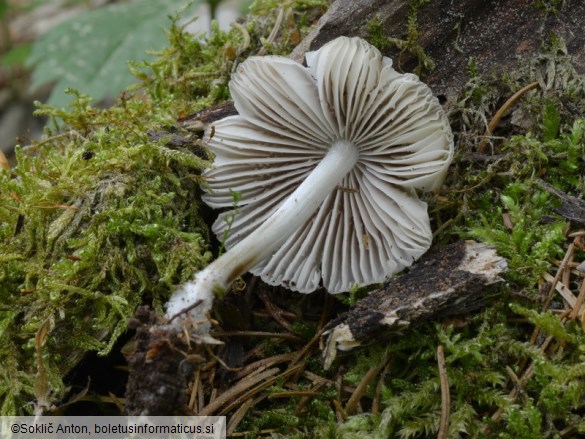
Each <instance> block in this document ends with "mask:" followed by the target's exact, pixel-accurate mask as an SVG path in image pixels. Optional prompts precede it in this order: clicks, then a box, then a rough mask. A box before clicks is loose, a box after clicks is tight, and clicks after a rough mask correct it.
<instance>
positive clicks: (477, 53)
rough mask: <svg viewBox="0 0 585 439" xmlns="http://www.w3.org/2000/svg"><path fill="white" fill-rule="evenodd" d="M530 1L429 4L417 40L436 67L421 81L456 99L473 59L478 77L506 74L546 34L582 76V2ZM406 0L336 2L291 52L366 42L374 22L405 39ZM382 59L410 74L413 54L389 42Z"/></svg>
mask: <svg viewBox="0 0 585 439" xmlns="http://www.w3.org/2000/svg"><path fill="white" fill-rule="evenodd" d="M536 3H537V2H535V1H533V0H507V1H501V0H457V1H454V0H431V1H428V2H427V3H425V4H423V5H421V6H420V7H418V9H417V10H416V15H415V16H416V21H417V24H416V30H417V33H418V36H417V39H416V43H417V44H418V45H419V46H420V47H421V48H422V50H423V51H424V53H425V55H426V56H428V57H429V58H430V59H431V60H432V61H433V62H434V64H435V68H434V69H433V70H432V71H431V72H427V74H426V75H424V81H425V82H426V83H427V84H428V85H429V86H430V87H431V88H432V89H433V91H434V93H435V94H437V95H445V96H454V95H457V93H458V92H459V90H460V89H461V87H462V86H463V85H464V84H465V83H466V82H467V80H468V77H467V66H468V62H469V60H470V59H471V58H473V59H474V60H475V61H476V63H477V67H478V70H479V73H480V74H486V73H490V72H492V71H495V70H499V71H500V72H506V71H508V70H510V69H512V68H513V67H514V64H515V62H516V60H517V58H518V57H519V56H529V55H531V54H536V53H538V52H540V51H541V50H542V46H543V44H547V43H550V40H551V37H552V36H556V37H559V38H562V39H563V40H564V41H565V43H566V45H567V49H568V52H569V53H570V54H571V55H572V56H573V62H574V64H575V66H576V68H577V70H578V71H579V72H581V73H583V72H585V33H583V23H584V22H585V2H582V1H581V0H566V1H564V2H560V3H562V5H559V6H558V7H557V8H556V9H554V10H551V11H548V12H547V11H546V10H545V9H544V8H538V7H537V6H536ZM412 4H413V2H411V1H410V0H336V1H335V2H333V3H332V5H331V7H330V9H329V11H328V12H327V13H326V14H325V15H324V16H323V17H322V18H321V19H320V20H319V23H318V24H317V26H316V27H315V29H314V30H313V32H311V34H309V35H308V36H307V38H305V39H304V40H303V41H302V42H301V43H300V44H299V46H298V47H297V48H296V49H295V50H294V52H293V53H292V55H291V57H292V58H293V59H295V60H297V61H302V58H303V55H304V53H305V52H307V51H309V50H316V49H318V48H319V47H321V46H322V45H323V44H325V43H326V42H327V41H330V40H332V39H334V38H336V37H338V36H340V35H345V36H359V37H362V38H365V39H369V38H370V37H371V32H370V29H371V26H370V25H371V23H372V22H374V21H375V20H376V21H378V23H379V25H380V27H381V30H382V34H383V35H384V36H385V37H390V38H398V39H406V37H407V23H408V20H409V17H412V16H414V15H412V14H413V10H412ZM383 54H384V55H386V56H389V57H391V58H393V59H394V60H395V64H396V63H398V64H399V65H400V68H401V69H402V70H404V71H413V69H414V68H415V66H416V65H417V63H418V60H417V59H416V56H415V55H414V54H412V53H409V52H408V51H402V50H401V49H399V48H397V47H396V46H395V45H388V47H386V48H384V49H383Z"/></svg>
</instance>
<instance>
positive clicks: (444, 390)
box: [437, 345, 451, 439]
mask: <svg viewBox="0 0 585 439" xmlns="http://www.w3.org/2000/svg"><path fill="white" fill-rule="evenodd" d="M437 365H438V367H439V381H440V383H441V421H440V423H439V433H438V434H437V439H445V438H446V437H447V433H448V432H449V415H450V410H451V395H450V394H449V379H448V377H447V368H446V366H445V353H444V351H443V346H442V345H439V346H437Z"/></svg>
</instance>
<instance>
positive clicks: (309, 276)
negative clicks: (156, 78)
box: [167, 37, 453, 320]
mask: <svg viewBox="0 0 585 439" xmlns="http://www.w3.org/2000/svg"><path fill="white" fill-rule="evenodd" d="M306 63H307V67H304V66H303V65H301V64H299V63H297V62H294V61H292V60H290V59H288V58H284V57H280V56H266V57H251V58H249V59H248V60H247V61H245V62H244V63H242V64H241V65H240V66H239V67H238V70H237V73H235V74H234V76H233V77H232V79H231V82H230V84H229V87H230V92H231V95H232V98H233V100H234V104H235V107H236V109H237V111H238V113H239V115H236V116H230V117H226V118H224V119H222V120H220V121H218V122H216V123H215V127H214V128H215V129H214V133H213V135H212V134H211V133H208V134H207V137H208V146H209V148H210V149H211V150H212V151H213V152H214V153H215V162H214V167H213V168H211V169H208V170H207V171H206V172H205V174H204V175H205V177H206V179H207V181H208V183H209V188H208V192H207V193H206V194H205V195H204V197H203V199H204V201H205V202H206V203H207V204H208V205H209V206H211V207H213V208H218V209H219V208H229V207H232V208H233V204H234V200H233V193H234V192H238V193H239V194H240V201H239V204H238V206H237V207H236V208H235V209H232V210H229V211H227V212H224V213H222V214H221V215H220V216H219V218H218V219H217V221H216V222H215V223H214V225H213V231H214V232H215V233H216V234H217V236H218V237H219V238H220V239H222V237H224V235H227V239H226V240H225V245H226V247H227V248H228V249H229V250H228V251H227V252H226V253H225V254H223V255H221V256H220V257H219V258H217V259H216V260H215V261H214V262H212V263H211V264H210V265H209V266H208V267H207V268H205V269H204V270H202V271H200V272H199V273H197V274H196V277H195V279H194V280H193V281H191V282H189V283H187V284H184V285H183V286H181V287H180V288H179V289H178V290H177V291H176V292H175V294H174V295H173V297H172V298H171V300H170V301H169V303H168V305H167V317H168V318H169V319H172V318H174V317H176V316H178V315H179V314H181V315H182V316H183V317H182V318H184V317H185V316H186V315H187V314H189V315H191V316H193V317H198V318H200V319H202V320H204V317H205V315H206V313H207V312H208V311H209V310H210V309H211V306H212V303H213V297H214V293H217V292H218V291H221V290H225V289H227V288H228V287H229V285H230V284H231V283H232V282H233V281H234V280H235V279H236V278H238V277H239V276H241V275H242V274H244V273H246V272H247V271H251V272H252V273H253V274H255V275H257V276H260V277H262V279H263V280H264V281H265V282H267V283H268V284H271V285H280V284H284V285H286V286H287V287H288V288H290V289H291V290H296V291H300V292H303V293H308V292H311V291H313V290H315V289H316V288H318V287H320V286H321V285H322V286H323V287H325V288H326V289H327V290H328V291H329V292H331V293H339V292H343V291H348V290H349V289H350V288H351V287H352V286H354V285H356V284H359V285H366V284H372V283H379V282H383V281H384V279H385V278H386V277H387V276H389V275H391V274H393V273H396V272H398V271H401V270H402V269H404V268H405V267H408V266H410V265H411V264H412V263H413V261H415V260H416V259H418V258H419V257H420V256H421V255H422V254H423V253H425V252H426V251H427V250H428V249H429V247H430V245H431V241H432V235H431V228H430V224H429V217H428V213H427V205H426V203H425V202H423V201H421V200H420V199H419V198H418V196H417V193H416V191H415V189H422V190H425V191H429V190H433V189H436V188H438V187H439V186H440V184H441V183H442V180H443V177H444V175H445V173H446V171H447V168H448V166H449V164H450V162H451V159H452V156H453V136H452V133H451V129H450V127H449V123H448V120H447V117H446V116H445V113H444V112H443V109H442V107H441V105H440V104H439V102H438V100H437V99H436V98H435V97H434V96H433V95H432V93H431V90H430V89H429V88H428V87H427V86H426V85H425V84H423V83H422V82H420V80H419V79H418V77H417V76H415V75H413V74H400V73H398V72H396V71H395V70H394V69H393V68H392V61H391V60H390V59H389V58H387V57H383V56H382V54H381V53H380V52H379V51H378V50H377V49H376V48H374V47H373V46H371V45H370V44H369V43H367V42H366V41H364V40H362V39H360V38H347V37H340V38H337V39H335V40H333V41H331V42H329V43H328V44H326V45H324V46H323V47H322V48H321V49H319V50H317V51H315V52H310V53H307V54H306ZM227 232H229V233H227ZM179 320H180V319H179Z"/></svg>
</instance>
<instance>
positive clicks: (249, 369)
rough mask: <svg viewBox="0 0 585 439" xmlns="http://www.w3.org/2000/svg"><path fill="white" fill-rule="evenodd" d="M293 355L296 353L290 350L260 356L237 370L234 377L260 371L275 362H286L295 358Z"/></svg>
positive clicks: (238, 377)
mask: <svg viewBox="0 0 585 439" xmlns="http://www.w3.org/2000/svg"><path fill="white" fill-rule="evenodd" d="M295 356H296V353H295V352H292V353H288V354H280V355H274V356H272V357H268V358H262V359H261V360H258V361H255V362H254V363H250V364H248V365H246V366H244V367H243V368H242V369H241V370H240V371H239V372H236V374H235V378H234V379H236V380H238V379H241V378H243V377H245V376H247V375H250V374H251V373H258V372H261V371H263V370H265V369H267V368H269V367H272V366H274V365H275V364H280V363H288V362H289V361H291V360H292V359H293V358H295Z"/></svg>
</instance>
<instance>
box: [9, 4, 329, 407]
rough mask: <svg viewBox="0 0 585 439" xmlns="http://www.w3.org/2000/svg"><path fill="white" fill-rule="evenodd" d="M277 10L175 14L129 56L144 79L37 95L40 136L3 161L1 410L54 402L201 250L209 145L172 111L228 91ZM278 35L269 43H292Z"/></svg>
mask: <svg viewBox="0 0 585 439" xmlns="http://www.w3.org/2000/svg"><path fill="white" fill-rule="evenodd" d="M262 5H264V7H267V2H256V5H255V8H256V9H257V10H258V11H260V9H261V8H262ZM323 5H324V2H323V1H319V2H317V1H313V2H307V1H303V2H290V3H288V4H287V5H286V6H287V7H288V8H290V9H291V11H292V10H294V11H295V12H294V14H296V15H295V16H294V17H293V19H290V20H288V21H286V22H283V23H282V22H281V24H280V26H281V27H282V29H284V30H286V32H283V34H282V35H289V36H290V35H291V33H292V30H293V29H294V30H295V31H297V32H299V33H300V34H304V33H306V27H304V26H303V25H301V24H299V22H300V21H301V20H300V17H301V16H304V15H303V13H302V11H308V10H309V8H311V7H321V8H323ZM297 6H298V8H297ZM299 11H300V12H299ZM259 13H260V12H259ZM276 13H277V11H275V10H272V12H270V11H268V10H266V11H264V12H263V13H262V15H258V16H256V17H254V18H251V19H250V20H249V21H248V24H247V27H241V26H240V27H239V28H238V27H236V28H234V29H232V30H230V31H229V32H223V31H221V30H219V28H218V26H217V25H216V24H214V26H213V29H212V33H211V35H210V36H209V37H208V38H205V39H201V38H199V37H195V36H193V35H190V34H188V33H185V32H183V30H182V28H181V26H180V25H179V24H178V16H177V17H174V19H173V20H171V23H170V29H169V30H168V40H169V45H168V47H167V48H166V49H164V50H162V51H161V52H159V53H158V54H157V55H158V56H157V58H156V59H155V60H154V61H152V62H142V63H132V64H131V68H132V71H133V73H134V74H135V76H136V77H137V78H138V79H139V80H140V81H141V83H140V84H139V85H137V86H135V87H133V88H132V89H130V90H127V91H126V92H124V93H123V94H122V95H121V96H120V98H119V99H118V101H117V103H116V104H115V105H114V106H112V107H111V108H108V109H100V108H98V107H95V106H92V105H91V98H90V97H88V96H84V95H82V94H80V93H78V92H76V91H73V90H70V91H69V92H70V93H71V94H72V98H73V100H72V103H71V105H70V106H69V108H67V109H59V108H53V107H49V106H46V105H40V104H39V109H38V111H37V113H38V114H42V115H46V116H48V118H49V121H50V123H49V125H48V127H47V128H46V134H45V136H44V137H43V138H42V139H41V140H40V141H38V142H34V143H33V144H31V145H28V146H26V147H21V148H19V149H18V150H17V153H16V160H17V165H16V166H15V167H14V168H13V169H11V170H10V171H2V173H1V174H0V200H2V201H0V363H1V364H2V370H1V371H0V374H1V379H0V414H3V415H10V414H23V413H31V412H33V411H37V410H44V409H47V408H48V407H49V406H51V405H52V404H53V403H55V402H57V401H58V400H59V399H60V398H62V397H63V396H64V395H65V391H66V383H65V382H64V381H63V376H64V374H66V373H67V372H68V371H70V370H71V369H72V368H73V367H74V366H75V365H76V364H77V363H78V362H79V360H80V359H81V358H82V357H83V355H84V354H85V353H86V352H87V351H98V352H99V353H100V354H101V355H105V354H107V353H108V352H109V351H110V350H111V349H112V347H113V345H114V343H115V342H116V340H117V339H118V338H119V336H120V335H121V334H122V333H124V331H125V330H126V327H127V320H128V318H129V317H130V316H132V315H133V313H134V310H135V308H136V307H137V306H138V305H139V304H150V305H152V306H154V307H155V309H157V310H159V311H162V304H163V303H164V302H165V301H166V300H167V299H168V297H169V296H170V294H171V292H172V291H173V289H174V287H175V286H176V285H177V284H180V283H183V282H185V281H186V280H188V279H189V278H191V277H192V276H193V274H194V273H195V272H196V271H198V270H200V269H201V268H202V267H204V266H205V265H206V264H207V263H208V261H209V260H210V259H211V257H212V255H211V253H210V252H209V250H208V244H207V242H208V230H207V226H206V221H205V219H204V212H202V211H201V208H200V207H201V201H200V194H201V189H200V186H201V184H202V183H203V181H202V180H201V178H200V177H199V175H200V173H201V172H202V170H203V169H204V168H206V167H207V166H209V165H210V163H211V161H210V159H211V157H210V156H209V155H208V153H207V152H206V150H205V147H204V146H203V145H202V144H200V143H199V141H198V140H197V138H196V137H194V135H192V134H191V133H189V132H187V131H185V130H184V129H183V128H181V127H180V126H179V125H178V124H177V122H176V120H177V119H178V118H179V117H181V116H185V115H187V114H191V113H193V112H196V111H199V110H202V109H204V108H207V107H209V106H212V105H214V104H217V103H220V102H222V101H224V100H226V99H228V98H229V90H228V87H227V84H228V82H229V77H230V74H231V72H232V71H233V70H234V66H235V65H236V64H237V63H239V62H241V61H242V60H244V59H245V58H246V57H247V56H249V54H250V53H252V51H257V50H258V49H259V48H260V46H261V44H262V43H261V41H262V38H265V37H266V36H267V35H268V34H269V33H270V30H271V29H272V27H274V24H275V21H276ZM291 13H292V12H291ZM294 18H298V20H295V19H294ZM283 38H284V37H282V38H280V39H277V40H275V41H274V42H273V46H274V47H275V48H277V49H278V50H279V51H284V50H290V49H291V43H290V41H289V40H286V41H285V40H283ZM268 49H270V48H268ZM173 136H175V137H177V136H178V137H179V138H180V139H182V141H181V142H169V141H170V140H172V138H173ZM177 145H180V146H177Z"/></svg>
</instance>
